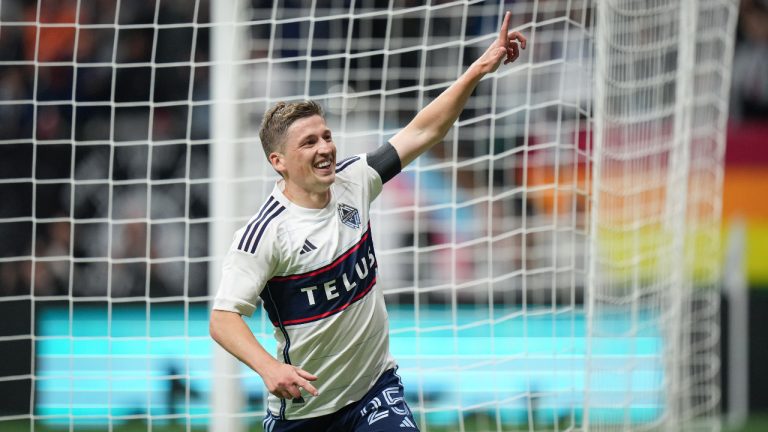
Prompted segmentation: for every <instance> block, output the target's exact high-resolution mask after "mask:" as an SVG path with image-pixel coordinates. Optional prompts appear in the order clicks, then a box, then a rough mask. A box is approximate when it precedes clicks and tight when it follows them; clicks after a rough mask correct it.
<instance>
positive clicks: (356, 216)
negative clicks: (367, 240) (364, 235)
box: [339, 203, 360, 229]
mask: <svg viewBox="0 0 768 432" xmlns="http://www.w3.org/2000/svg"><path fill="white" fill-rule="evenodd" d="M339 218H340V219H341V223H343V224H344V225H346V226H348V227H350V228H354V229H358V228H360V213H359V212H358V211H357V209H356V208H354V207H351V206H348V205H346V204H343V203H341V204H339Z"/></svg>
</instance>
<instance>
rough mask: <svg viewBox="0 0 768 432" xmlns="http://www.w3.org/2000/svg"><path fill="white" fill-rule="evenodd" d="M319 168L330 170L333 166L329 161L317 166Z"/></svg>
mask: <svg viewBox="0 0 768 432" xmlns="http://www.w3.org/2000/svg"><path fill="white" fill-rule="evenodd" d="M315 166H316V167H317V168H328V167H329V166H331V163H330V162H329V161H325V162H320V163H319V164H317V165H315Z"/></svg>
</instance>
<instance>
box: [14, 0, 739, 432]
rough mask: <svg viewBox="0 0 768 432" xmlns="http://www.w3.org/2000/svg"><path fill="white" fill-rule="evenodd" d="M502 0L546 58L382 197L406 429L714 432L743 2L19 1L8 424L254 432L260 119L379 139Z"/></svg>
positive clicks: (377, 208) (459, 65) (510, 74)
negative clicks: (246, 312)
mask: <svg viewBox="0 0 768 432" xmlns="http://www.w3.org/2000/svg"><path fill="white" fill-rule="evenodd" d="M507 9H508V10H510V11H511V12H512V22H511V24H510V27H511V28H514V29H515V30H519V31H521V32H522V33H523V34H524V35H525V36H526V37H527V38H528V47H527V49H526V50H523V51H521V56H520V58H519V59H518V61H516V62H515V63H513V64H511V65H502V66H501V67H500V68H499V69H498V71H497V72H495V73H493V74H489V75H488V76H486V77H485V78H484V79H483V80H482V81H481V82H480V83H479V85H478V86H477V89H476V91H475V92H474V94H473V96H472V98H471V99H470V100H469V102H468V104H467V106H466V109H465V110H464V111H463V112H462V114H461V116H460V118H459V119H458V120H457V122H456V123H455V124H454V126H453V128H452V129H451V130H450V131H449V133H448V134H447V136H446V138H445V139H444V140H443V141H442V142H441V143H439V144H437V145H436V146H435V147H434V148H433V149H431V150H430V151H428V152H427V153H426V154H424V155H423V156H421V157H420V158H419V159H417V160H416V161H414V163H412V164H411V165H409V166H408V167H406V168H405V169H404V171H403V172H402V173H400V174H399V175H398V176H396V177H395V178H394V179H392V180H391V181H390V182H388V183H387V184H386V185H385V187H384V190H383V192H382V193H381V195H380V196H379V197H378V198H377V200H376V201H375V202H374V204H373V206H372V208H371V214H372V237H373V239H374V242H375V244H376V251H377V263H378V266H379V277H378V282H377V286H378V288H380V289H381V290H382V291H383V293H384V296H385V299H386V302H387V307H388V313H389V317H390V329H389V331H390V335H391V351H392V353H393V355H394V357H395V358H396V360H397V361H398V364H399V370H398V374H399V375H401V377H402V379H403V382H404V385H405V391H406V394H405V396H406V398H407V400H408V403H409V405H410V407H411V408H412V409H413V411H414V418H415V419H416V421H417V422H418V425H419V427H420V429H421V430H423V431H434V430H437V431H443V430H458V431H462V432H476V431H506V430H664V429H666V430H686V429H691V430H693V429H694V428H698V429H699V430H717V428H718V420H717V414H718V408H719V404H720V387H719V382H718V379H719V374H720V370H719V364H718V360H719V354H718V353H717V349H718V344H719V336H718V333H719V324H718V318H719V297H718V295H719V294H718V288H719V279H720V278H721V270H720V266H721V262H720V261H719V258H718V253H719V251H720V243H719V230H720V222H721V217H720V208H721V198H720V195H721V189H722V177H723V152H724V146H725V126H726V120H727V114H728V111H727V100H728V88H729V83H730V67H731V66H730V65H731V57H732V52H733V44H734V29H735V23H736V19H737V2H736V0H699V1H694V0H671V1H658V0H605V1H602V0H601V1H597V0H550V1H543V0H519V1H514V2H506V1H500V0H469V1H465V0H461V1H459V0H448V1H418V2H414V1H396V0H329V1H307V2H289V1H275V2H264V1H253V0H248V1H242V0H236V1H231V0H195V1H185V0H148V1H141V2H139V1H133V0H121V1H116V2H104V1H96V0H59V1H50V0H37V1H33V2H13V1H4V2H0V28H1V29H0V31H2V37H0V116H2V118H3V119H4V120H5V122H4V128H3V130H0V168H1V169H0V199H2V202H3V205H2V206H0V234H2V236H3V238H4V239H8V241H7V242H4V244H3V245H2V246H0V311H3V313H4V314H5V313H6V312H7V314H8V317H9V318H12V321H13V323H14V325H13V326H7V327H3V328H2V329H0V350H2V351H4V352H14V353H17V352H18V353H21V355H19V356H15V357H9V358H10V360H9V361H12V363H10V364H9V365H8V367H7V368H6V369H4V370H5V371H8V372H7V373H6V375H5V376H2V377H0V430H5V427H6V426H11V427H16V426H18V425H19V424H21V425H22V428H21V430H30V431H47V430H50V429H69V430H81V429H87V428H97V429H101V430H115V429H119V428H121V427H122V426H123V425H126V424H128V423H131V424H133V425H138V428H139V429H146V430H152V431H165V430H179V428H181V429H183V430H187V431H201V430H215V431H219V430H227V431H238V430H252V429H256V430H258V428H259V427H260V424H261V419H262V418H263V416H264V414H265V409H266V408H265V407H266V405H265V402H266V397H267V394H266V390H265V389H264V386H263V383H262V382H261V380H260V378H259V377H258V375H257V374H255V372H253V371H250V370H248V369H247V368H246V367H245V366H243V365H242V364H241V363H239V362H238V361H237V360H235V359H234V358H233V357H232V356H230V355H229V354H227V353H225V352H224V351H223V350H222V349H220V348H218V347H217V346H216V345H215V343H214V342H212V341H211V340H210V337H209V335H208V316H209V313H210V311H209V308H210V304H211V301H212V299H213V296H214V295H215V291H216V289H217V288H218V283H219V279H220V273H221V262H222V258H223V256H224V253H225V251H226V249H227V248H228V247H229V245H230V242H231V240H232V235H233V234H234V231H235V230H236V229H237V228H238V227H239V226H242V225H243V224H245V223H247V221H248V220H249V218H250V217H251V216H252V215H253V214H254V213H255V212H256V211H257V210H258V208H259V206H260V204H261V203H262V202H263V200H264V198H265V197H266V196H267V195H268V194H269V193H270V191H271V190H272V187H273V184H274V181H275V180H276V178H277V174H276V173H274V172H273V170H272V169H271V168H270V166H269V165H268V163H267V162H266V161H265V158H264V155H263V151H262V149H261V143H260V141H259V136H258V129H259V125H260V120H261V116H262V114H263V113H264V112H265V111H266V110H267V109H268V108H269V107H270V106H272V105H273V104H274V103H276V102H278V101H283V100H286V101H296V100H304V99H313V100H316V101H318V102H319V103H320V104H321V105H322V106H323V107H324V108H325V111H326V115H327V122H328V124H329V126H330V128H331V129H332V130H333V132H334V140H335V141H336V143H337V147H338V154H339V159H341V158H343V157H345V156H351V155H354V154H357V153H363V152H367V151H370V150H373V149H376V148H377V147H378V146H380V145H382V144H383V143H384V142H386V141H387V140H388V139H389V138H390V137H392V136H393V135H394V134H395V133H397V131H399V130H400V129H401V128H402V127H403V126H404V125H405V124H407V122H408V121H409V120H410V119H411V118H412V117H413V116H414V115H415V114H416V113H417V112H418V110H419V109H421V108H423V107H424V106H426V105H427V104H428V103H429V102H430V101H431V100H433V99H434V98H435V97H437V95H438V94H439V93H440V92H441V91H443V90H444V89H445V88H447V87H448V86H449V85H450V84H451V83H453V82H454V81H455V80H456V78H457V77H459V76H460V74H461V73H462V72H463V71H464V70H466V68H467V67H468V66H469V64H470V63H471V62H472V61H473V60H474V59H476V58H477V57H478V56H479V55H480V53H482V52H483V51H484V50H485V49H486V48H487V46H488V44H489V43H490V42H491V41H492V40H494V39H495V37H496V36H497V34H498V30H499V26H500V23H501V20H502V17H503V15H504V13H505V11H506V10H507ZM713 28H715V29H718V31H716V32H712V31H710V29H713ZM5 126H7V127H5ZM246 322H247V323H248V325H249V326H250V327H251V329H252V330H253V332H254V334H255V335H256V337H257V338H258V339H259V341H260V342H261V343H262V344H263V345H264V346H265V348H266V349H267V350H268V351H270V352H274V350H275V349H276V344H275V342H274V339H273V333H274V328H273V326H272V324H271V322H270V321H269V320H268V319H267V317H266V314H265V313H264V312H263V311H261V310H260V308H259V310H257V311H256V312H255V313H254V316H253V317H251V318H248V319H247V320H246ZM321 391H322V389H321ZM4 398H6V399H4ZM6 400H7V401H10V402H13V403H10V402H9V403H4V402H5V401H6Z"/></svg>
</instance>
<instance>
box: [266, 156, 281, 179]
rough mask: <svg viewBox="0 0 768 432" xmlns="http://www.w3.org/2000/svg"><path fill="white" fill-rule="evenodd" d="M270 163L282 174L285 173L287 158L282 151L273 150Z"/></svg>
mask: <svg viewBox="0 0 768 432" xmlns="http://www.w3.org/2000/svg"><path fill="white" fill-rule="evenodd" d="M268 158H269V163H270V164H271V165H272V168H273V169H274V170H275V171H277V172H278V173H279V174H280V175H283V176H284V175H285V174H284V173H285V164H284V163H283V162H284V160H285V156H284V155H283V154H282V153H278V152H272V153H270V154H269V157H268Z"/></svg>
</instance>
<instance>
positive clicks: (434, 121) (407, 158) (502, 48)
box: [389, 12, 526, 167]
mask: <svg viewBox="0 0 768 432" xmlns="http://www.w3.org/2000/svg"><path fill="white" fill-rule="evenodd" d="M511 16H512V14H511V13H510V12H507V13H506V14H505V15H504V21H503V23H502V24H501V31H500V32H499V37H498V38H496V40H494V41H493V43H492V44H491V46H489V47H488V49H487V50H485V52H484V53H483V55H481V56H480V58H478V59H477V60H475V61H474V63H472V65H471V66H470V67H469V68H468V69H467V70H466V71H465V72H464V73H463V74H462V75H461V76H460V77H459V79H457V80H456V82H454V83H453V84H452V85H451V86H450V87H448V88H447V89H446V90H445V91H444V92H443V93H441V94H440V96H438V97H437V98H436V99H435V100H433V101H432V102H431V103H430V104H429V105H427V106H426V107H424V109H422V110H421V111H419V113H418V114H416V117H414V118H413V120H411V122H410V123H408V125H407V126H406V127H405V128H403V130H401V131H400V132H398V133H397V134H396V135H395V136H393V137H392V139H390V141H389V142H390V143H391V144H392V146H393V147H394V148H395V150H396V151H397V154H398V155H399V156H400V163H401V166H403V167H405V166H406V165H408V164H409V163H411V162H412V161H413V160H414V159H416V158H417V157H418V156H419V155H420V154H422V153H424V152H425V151H426V150H428V149H429V148H430V147H432V146H433V145H435V144H437V143H438V142H440V141H441V140H442V139H443V137H445V134H446V133H448V130H449V129H450V128H451V126H452V125H453V123H454V122H455V121H456V119H457V118H458V117H459V114H460V113H461V111H462V110H463V109H464V105H466V103H467V100H468V99H469V96H470V95H471V94H472V92H473V91H474V90H475V87H476V86H477V84H478V83H479V82H480V79H481V78H482V77H483V76H485V74H488V73H491V72H494V71H496V69H498V68H499V65H500V64H501V61H502V60H504V64H507V63H512V62H513V61H515V60H517V58H518V57H519V55H520V48H523V49H525V45H526V38H525V37H524V36H523V35H522V34H520V32H516V31H509V19H510V18H511ZM518 44H519V45H518Z"/></svg>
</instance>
